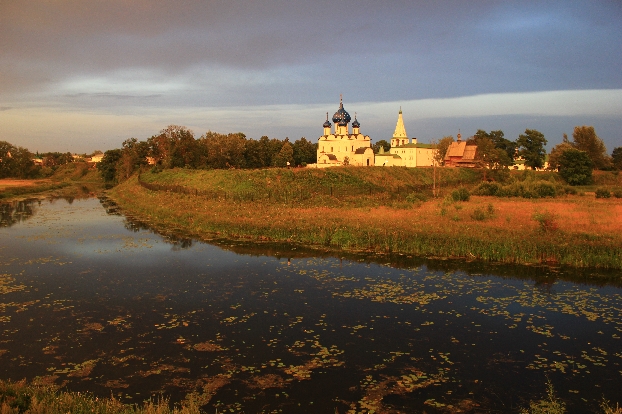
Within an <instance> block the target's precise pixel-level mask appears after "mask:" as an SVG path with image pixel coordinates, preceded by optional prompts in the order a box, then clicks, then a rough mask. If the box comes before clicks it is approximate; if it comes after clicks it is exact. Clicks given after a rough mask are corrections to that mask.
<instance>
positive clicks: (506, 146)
mask: <svg viewBox="0 0 622 414" xmlns="http://www.w3.org/2000/svg"><path fill="white" fill-rule="evenodd" d="M482 138H488V139H489V140H490V141H491V142H492V143H493V145H494V146H495V148H498V149H500V150H502V151H504V152H505V153H506V154H507V156H508V158H509V160H510V163H509V164H508V165H512V164H513V163H514V157H515V156H516V142H514V141H510V140H509V139H507V138H505V136H504V134H503V131H501V130H497V131H490V132H486V131H484V130H483V129H478V130H477V132H476V133H475V135H473V137H472V138H469V140H468V141H467V143H469V144H475V145H478V141H479V140H480V139H482ZM469 141H470V142H469Z"/></svg>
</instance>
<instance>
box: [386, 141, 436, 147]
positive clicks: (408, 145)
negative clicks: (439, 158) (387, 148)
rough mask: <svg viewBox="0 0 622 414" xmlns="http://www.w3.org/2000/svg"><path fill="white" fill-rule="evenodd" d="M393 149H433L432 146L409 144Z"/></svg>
mask: <svg viewBox="0 0 622 414" xmlns="http://www.w3.org/2000/svg"><path fill="white" fill-rule="evenodd" d="M394 148H434V146H433V145H432V144H419V143H417V144H414V143H412V142H411V143H410V144H404V145H398V146H397V147H394Z"/></svg>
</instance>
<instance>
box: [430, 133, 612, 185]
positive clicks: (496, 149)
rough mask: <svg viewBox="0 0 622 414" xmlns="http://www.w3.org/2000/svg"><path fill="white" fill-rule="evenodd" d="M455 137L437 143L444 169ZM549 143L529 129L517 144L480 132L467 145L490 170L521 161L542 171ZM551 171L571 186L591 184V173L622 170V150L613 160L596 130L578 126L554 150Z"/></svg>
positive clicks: (552, 151) (479, 161) (497, 135)
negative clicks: (475, 148) (473, 148)
mask: <svg viewBox="0 0 622 414" xmlns="http://www.w3.org/2000/svg"><path fill="white" fill-rule="evenodd" d="M452 142H454V138H453V136H448V137H444V138H442V139H441V140H440V141H439V142H438V143H437V148H438V153H437V162H438V163H439V164H440V165H443V163H444V159H445V154H446V153H447V150H448V148H449V146H450V145H451V143H452ZM547 142H548V141H547V139H546V138H545V137H544V135H543V134H542V133H541V132H539V131H537V130H535V129H526V130H525V133H524V134H520V135H519V136H518V138H517V139H516V140H515V141H511V140H509V139H507V138H505V136H504V134H503V131H500V130H497V131H490V132H486V131H484V130H482V129H478V130H477V132H476V133H475V135H473V136H472V137H470V138H468V139H467V140H466V143H467V145H477V152H476V160H475V162H476V163H477V164H478V165H479V166H480V167H484V168H487V169H491V170H502V169H506V168H508V167H511V166H512V165H514V163H515V161H516V160H517V159H518V158H521V159H522V160H524V163H525V166H526V167H529V168H531V169H542V168H543V167H544V165H545V162H546V156H547V153H546V149H545V146H546V144H547ZM548 169H549V170H557V171H559V173H560V175H561V176H562V177H563V178H564V179H565V180H566V181H567V182H568V183H570V184H573V185H579V184H588V183H590V181H591V176H592V170H593V169H598V170H614V169H617V170H622V147H617V148H614V150H613V151H612V153H611V156H610V155H608V154H607V148H606V147H605V144H604V142H603V140H602V139H600V138H599V137H598V135H597V134H596V131H595V130H594V127H593V126H586V125H584V126H576V127H575V128H574V131H573V133H572V141H571V140H569V138H568V136H567V135H566V134H564V135H563V139H562V142H561V143H560V144H557V145H556V146H555V147H553V149H552V150H551V153H550V154H549V159H548Z"/></svg>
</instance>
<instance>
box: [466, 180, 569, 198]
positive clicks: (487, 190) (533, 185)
mask: <svg viewBox="0 0 622 414" xmlns="http://www.w3.org/2000/svg"><path fill="white" fill-rule="evenodd" d="M565 193H567V190H566V188H565V187H564V186H562V185H560V184H557V183H553V182H551V181H546V180H537V181H533V180H525V181H518V180H515V181H513V182H511V183H509V184H507V185H501V184H499V183H481V184H480V185H479V186H477V188H476V189H475V191H473V194H476V195H480V196H496V197H522V198H549V197H550V198H554V197H557V196H558V195H560V194H565Z"/></svg>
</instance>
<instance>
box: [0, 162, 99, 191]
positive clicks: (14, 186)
mask: <svg viewBox="0 0 622 414" xmlns="http://www.w3.org/2000/svg"><path fill="white" fill-rule="evenodd" d="M102 189H103V181H102V179H101V178H100V175H99V172H98V171H97V170H95V169H93V168H92V167H89V165H88V164H87V163H83V162H79V163H70V164H66V165H63V166H61V167H59V168H58V169H57V170H56V171H55V173H54V174H53V175H52V176H51V177H49V178H45V179H34V180H16V179H9V178H7V179H1V180H0V199H4V200H12V199H23V198H32V197H39V198H41V197H74V198H75V197H85V196H92V195H93V194H95V193H96V192H98V191H101V190H102Z"/></svg>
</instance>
